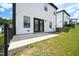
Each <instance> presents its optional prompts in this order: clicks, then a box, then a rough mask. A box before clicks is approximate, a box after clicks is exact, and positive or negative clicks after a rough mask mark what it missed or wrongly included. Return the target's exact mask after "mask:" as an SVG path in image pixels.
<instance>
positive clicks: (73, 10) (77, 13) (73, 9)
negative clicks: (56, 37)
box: [54, 3, 79, 22]
mask: <svg viewBox="0 0 79 59" xmlns="http://www.w3.org/2000/svg"><path fill="white" fill-rule="evenodd" d="M54 4H55V5H56V6H57V7H58V8H59V9H58V10H57V11H60V10H66V11H67V13H69V14H70V16H71V18H77V19H78V22H79V3H54Z"/></svg>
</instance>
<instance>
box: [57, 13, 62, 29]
mask: <svg viewBox="0 0 79 59" xmlns="http://www.w3.org/2000/svg"><path fill="white" fill-rule="evenodd" d="M62 17H63V12H59V13H57V28H62V27H63V18H62Z"/></svg>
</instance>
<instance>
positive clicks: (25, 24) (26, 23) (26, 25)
mask: <svg viewBox="0 0 79 59" xmlns="http://www.w3.org/2000/svg"><path fill="white" fill-rule="evenodd" d="M24 28H30V17H28V16H24Z"/></svg>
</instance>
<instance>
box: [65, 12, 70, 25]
mask: <svg viewBox="0 0 79 59" xmlns="http://www.w3.org/2000/svg"><path fill="white" fill-rule="evenodd" d="M69 21H70V19H69V16H68V15H67V14H66V13H64V22H67V24H69Z"/></svg>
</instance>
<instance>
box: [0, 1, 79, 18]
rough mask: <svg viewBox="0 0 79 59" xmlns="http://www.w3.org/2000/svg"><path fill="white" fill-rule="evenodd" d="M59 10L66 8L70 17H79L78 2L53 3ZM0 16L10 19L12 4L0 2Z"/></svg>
mask: <svg viewBox="0 0 79 59" xmlns="http://www.w3.org/2000/svg"><path fill="white" fill-rule="evenodd" d="M54 4H55V5H56V6H57V7H58V8H59V9H58V10H57V11H60V10H66V11H67V12H68V13H69V14H70V15H71V17H72V18H77V19H79V4H78V3H54ZM0 17H2V18H6V19H12V4H10V3H9V4H8V3H4V4H3V3H0Z"/></svg>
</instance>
